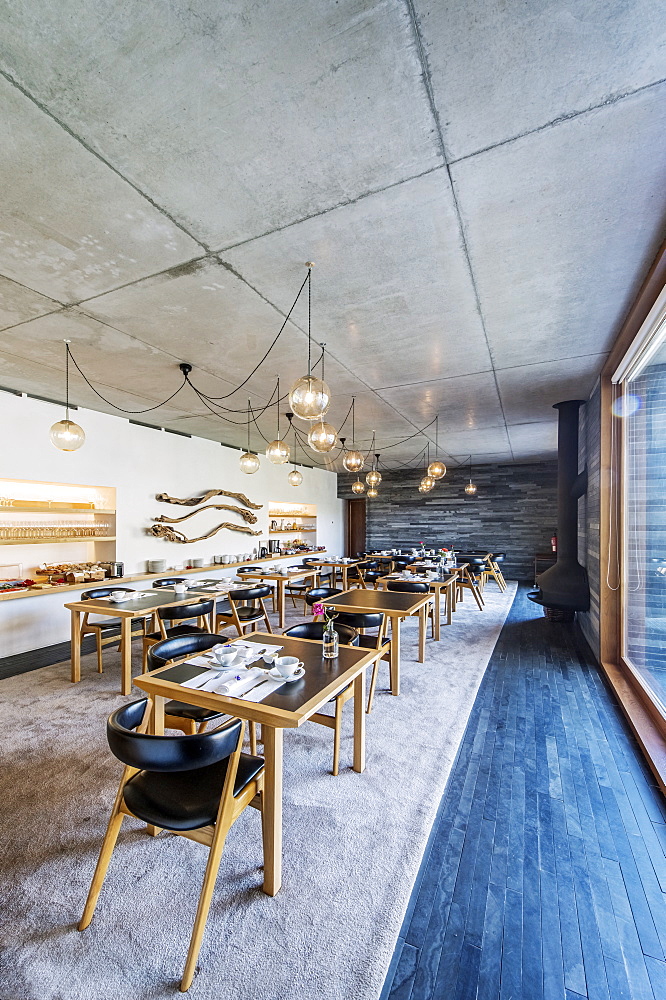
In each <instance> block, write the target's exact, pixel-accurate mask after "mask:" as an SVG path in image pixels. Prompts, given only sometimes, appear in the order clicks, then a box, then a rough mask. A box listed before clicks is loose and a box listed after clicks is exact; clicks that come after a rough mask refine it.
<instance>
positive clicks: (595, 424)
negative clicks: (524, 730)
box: [578, 383, 605, 657]
mask: <svg viewBox="0 0 666 1000" xmlns="http://www.w3.org/2000/svg"><path fill="white" fill-rule="evenodd" d="M600 458H601V390H600V387H599V383H597V386H596V388H595V390H594V392H593V393H592V395H591V397H590V399H589V401H588V403H587V405H586V406H584V407H581V416H580V439H579V463H578V464H579V468H581V469H582V468H584V467H585V464H586V463H587V476H588V480H587V493H586V494H585V496H583V497H581V499H580V500H579V502H578V559H579V561H580V563H581V564H582V565H583V566H585V567H586V569H587V575H588V579H589V582H590V610H589V611H588V612H585V613H579V614H578V622H579V624H580V627H581V629H582V630H583V634H584V635H585V638H586V639H587V641H588V642H589V644H590V646H591V647H592V650H593V651H594V654H595V656H597V657H598V656H599V580H600V573H601V558H600V552H599V517H600V506H599V504H600V499H599V497H600V494H599V490H600V468H601V464H600ZM604 572H605V567H604Z"/></svg>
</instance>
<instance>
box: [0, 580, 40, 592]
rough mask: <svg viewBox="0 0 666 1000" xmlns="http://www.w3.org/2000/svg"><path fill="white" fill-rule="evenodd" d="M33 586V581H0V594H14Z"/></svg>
mask: <svg viewBox="0 0 666 1000" xmlns="http://www.w3.org/2000/svg"><path fill="white" fill-rule="evenodd" d="M34 584H35V581H34V580H0V594H10V593H16V592H17V591H19V590H29V589H30V587H33V586H34Z"/></svg>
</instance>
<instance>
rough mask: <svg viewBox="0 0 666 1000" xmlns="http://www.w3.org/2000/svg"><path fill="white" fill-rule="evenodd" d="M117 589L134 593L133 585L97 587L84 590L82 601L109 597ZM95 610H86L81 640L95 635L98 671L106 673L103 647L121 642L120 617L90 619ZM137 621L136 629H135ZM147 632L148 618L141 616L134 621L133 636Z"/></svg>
mask: <svg viewBox="0 0 666 1000" xmlns="http://www.w3.org/2000/svg"><path fill="white" fill-rule="evenodd" d="M115 590H122V591H123V592H124V593H125V594H133V593H134V590H133V589H132V587H96V588H95V589H94V590H84V591H83V593H82V594H81V600H82V601H92V600H97V598H99V597H108V596H109V594H111V593H113V591H115ZM91 613H93V612H90V611H86V613H85V614H84V616H83V620H82V622H81V641H82V642H83V637H84V636H85V635H94V636H95V647H96V650H97V672H98V673H99V674H102V673H104V665H103V663H102V647H103V646H110V645H111V644H112V643H116V642H117V643H120V642H121V639H120V619H119V618H102V619H101V620H100V621H92V622H91V621H90V615H91ZM134 621H136V631H135V630H134ZM145 634H146V619H145V618H139V619H133V621H132V638H133V639H136V638H139V637H140V638H143V636H144V635H145Z"/></svg>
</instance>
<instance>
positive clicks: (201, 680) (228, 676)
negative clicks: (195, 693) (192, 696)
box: [180, 660, 238, 690]
mask: <svg viewBox="0 0 666 1000" xmlns="http://www.w3.org/2000/svg"><path fill="white" fill-rule="evenodd" d="M193 662H194V661H193V660H188V663H193ZM206 666H208V664H206ZM237 675H238V671H237V670H232V669H231V667H230V668H229V669H224V670H222V672H221V673H219V672H218V671H217V670H213V669H209V671H208V672H207V673H205V674H197V675H196V677H191V678H190V679H189V681H182V682H181V685H180V686H181V687H184V688H198V689H199V690H202V689H203V688H205V687H206V686H207V685H208V684H209V683H211V682H212V681H222V682H223V683H227V682H229V681H232V680H233V679H234V677H236V676H237ZM207 690H210V688H207Z"/></svg>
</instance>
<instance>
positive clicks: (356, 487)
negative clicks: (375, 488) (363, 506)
mask: <svg viewBox="0 0 666 1000" xmlns="http://www.w3.org/2000/svg"><path fill="white" fill-rule="evenodd" d="M351 489H352V493H357V494H358V493H365V486H364V485H363V483H362V482H361V480H360V479H357V480H356V482H355V483H352V488H351Z"/></svg>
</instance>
